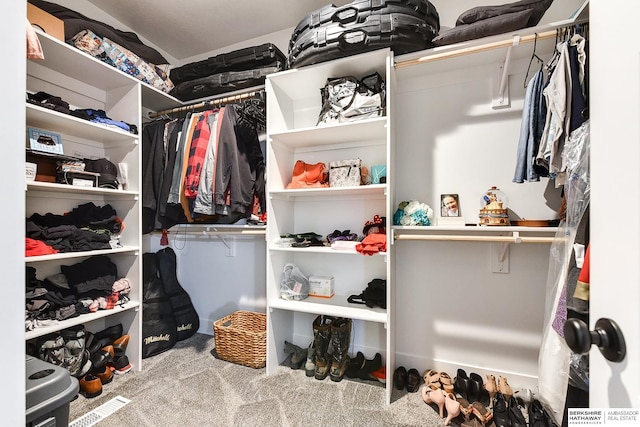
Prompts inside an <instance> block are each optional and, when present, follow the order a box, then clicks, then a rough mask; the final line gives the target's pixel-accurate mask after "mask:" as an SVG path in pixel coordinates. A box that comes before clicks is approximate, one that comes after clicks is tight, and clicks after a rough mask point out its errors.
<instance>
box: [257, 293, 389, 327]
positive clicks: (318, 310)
mask: <svg viewBox="0 0 640 427" xmlns="http://www.w3.org/2000/svg"><path fill="white" fill-rule="evenodd" d="M269 308H270V309H274V308H275V309H279V310H288V311H295V312H303V313H312V314H325V315H328V316H336V317H348V318H350V319H354V320H364V321H367V322H376V323H387V311H386V310H385V309H382V308H378V307H376V308H369V307H367V306H365V305H361V304H351V303H349V302H347V296H346V295H334V296H333V297H332V298H318V297H308V298H306V299H304V300H302V301H287V300H284V299H281V298H275V299H273V300H271V301H270V302H269Z"/></svg>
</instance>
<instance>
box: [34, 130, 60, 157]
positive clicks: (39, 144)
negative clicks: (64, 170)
mask: <svg viewBox="0 0 640 427" xmlns="http://www.w3.org/2000/svg"><path fill="white" fill-rule="evenodd" d="M27 129H28V133H29V148H31V149H32V150H35V151H42V152H45V153H53V154H64V150H63V147H62V138H61V137H60V134H58V133H55V132H49V131H47V130H42V129H36V128H32V127H29V128H27Z"/></svg>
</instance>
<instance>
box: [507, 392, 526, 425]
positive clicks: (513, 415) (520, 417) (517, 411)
mask: <svg viewBox="0 0 640 427" xmlns="http://www.w3.org/2000/svg"><path fill="white" fill-rule="evenodd" d="M509 421H511V427H527V420H526V419H525V417H524V414H523V413H522V409H521V408H520V405H518V401H517V400H516V398H515V397H513V396H511V399H509Z"/></svg>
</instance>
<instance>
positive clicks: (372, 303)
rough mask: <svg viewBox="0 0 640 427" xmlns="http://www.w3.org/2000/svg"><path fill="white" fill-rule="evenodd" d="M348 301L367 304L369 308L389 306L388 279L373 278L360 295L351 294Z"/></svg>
mask: <svg viewBox="0 0 640 427" xmlns="http://www.w3.org/2000/svg"><path fill="white" fill-rule="evenodd" d="M347 301H348V302H350V303H353V304H365V305H366V306H367V307H369V308H374V307H381V308H385V309H386V308H387V281H386V280H384V279H373V280H372V281H370V282H369V283H368V284H367V288H366V289H365V290H364V291H362V293H361V294H360V295H351V296H350V297H349V298H347Z"/></svg>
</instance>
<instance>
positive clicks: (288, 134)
mask: <svg viewBox="0 0 640 427" xmlns="http://www.w3.org/2000/svg"><path fill="white" fill-rule="evenodd" d="M386 127H387V117H386V116H383V117H375V118H371V119H364V120H359V121H355V122H351V123H339V124H335V125H329V126H314V127H307V128H302V129H295V130H290V131H285V132H276V133H272V134H270V135H269V138H270V139H271V141H272V142H274V143H277V144H279V145H283V146H285V147H289V148H291V149H296V148H303V147H325V148H326V147H327V146H332V145H336V144H340V143H348V142H360V143H361V144H362V145H373V144H383V143H384V139H385V138H386Z"/></svg>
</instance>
